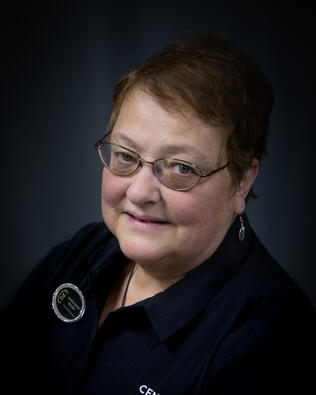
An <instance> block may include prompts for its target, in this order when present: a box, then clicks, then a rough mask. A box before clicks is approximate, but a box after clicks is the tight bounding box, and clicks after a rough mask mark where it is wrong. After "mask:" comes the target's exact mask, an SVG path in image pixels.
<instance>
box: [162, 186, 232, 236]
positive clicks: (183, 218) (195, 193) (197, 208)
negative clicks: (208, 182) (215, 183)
mask: <svg viewBox="0 0 316 395" xmlns="http://www.w3.org/2000/svg"><path fill="white" fill-rule="evenodd" d="M169 209H170V213H171V215H172V218H173V219H174V220H175V222H176V223H177V224H178V225H179V231H180V230H181V231H185V232H186V233H187V232H190V237H191V238H192V239H200V238H203V236H202V235H205V236H206V235H207V234H208V235H210V234H212V233H214V232H215V233H216V232H217V231H218V230H220V229H221V228H222V227H224V228H227V227H229V226H230V224H231V222H232V218H233V212H234V198H233V193H232V191H231V189H230V188H229V189H228V188H221V187H219V188H211V187H209V188H200V189H196V190H194V189H192V192H191V193H184V194H183V196H181V199H178V200H176V199H172V200H171V199H170V200H169Z"/></svg>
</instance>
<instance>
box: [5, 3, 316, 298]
mask: <svg viewBox="0 0 316 395" xmlns="http://www.w3.org/2000/svg"><path fill="white" fill-rule="evenodd" d="M47 3H48V4H47ZM50 3H51V5H49V4H50ZM282 3H283V5H286V8H284V6H282ZM296 4H298V6H297V5H296V6H294V5H291V3H289V2H280V3H279V4H278V2H276V1H274V2H257V1H247V2H246V1H225V0H221V1H208V2H201V1H192V2H183V1H168V2H164V1H162V2H161V1H160V2H159V3H158V2H150V1H138V2H137V1H136V2H121V1H104V2H96V1H90V2H88V1H87V2H80V1H77V2H75V3H70V2H57V1H54V2H53V1H52V2H45V6H38V5H36V6H35V5H32V3H31V4H30V3H29V2H28V3H27V5H25V3H22V2H20V3H19V2H11V5H10V6H7V7H6V8H4V9H2V10H1V15H2V16H1V33H2V34H1V41H2V44H1V52H2V61H1V66H2V80H3V81H2V82H3V84H2V85H3V88H4V89H3V90H4V95H3V100H2V106H1V110H2V118H1V119H2V128H1V147H2V150H1V151H2V155H1V172H2V173H1V184H2V193H1V208H2V217H1V218H2V223H1V225H2V226H1V232H2V234H1V241H2V247H1V249H2V259H1V272H0V278H1V286H0V291H1V294H0V296H1V305H4V304H5V303H7V301H8V300H9V299H10V298H11V297H12V295H13V293H14V292H15V290H16V288H17V287H18V286H19V284H20V283H21V281H22V280H23V279H24V278H25V276H26V275H27V273H28V272H29V271H30V270H31V269H32V267H33V266H34V265H35V264H36V263H37V262H38V261H39V260H40V259H41V258H42V257H43V256H44V255H45V254H46V253H47V252H48V250H49V249H50V248H51V247H52V246H54V245H56V244H57V243H59V242H61V241H64V240H65V239H67V238H69V237H70V236H71V235H72V234H73V233H74V232H75V231H76V230H78V229H79V228H80V227H81V226H83V225H84V224H86V223H88V222H91V221H96V220H97V221H98V220H101V213H100V181H101V170H102V167H101V165H100V164H99V161H98V158H97V155H96V153H95V151H94V149H93V145H94V143H95V142H96V140H97V139H98V138H99V137H101V136H102V135H103V133H104V130H105V127H106V123H107V121H108V119H109V115H110V108H111V97H112V91H113V87H114V85H115V83H116V82H117V80H118V79H119V77H120V76H121V75H122V74H123V73H124V72H126V71H128V70H129V69H130V68H131V67H133V66H135V65H136V64H137V63H140V62H141V61H143V60H144V59H145V58H146V57H147V56H148V55H150V54H151V53H152V52H153V51H154V50H157V49H159V48H161V47H162V46H163V45H164V44H166V43H167V42H169V41H170V40H173V39H175V38H177V37H178V36H180V35H183V34H187V33H198V32H199V33H203V32H211V33H213V34H215V35H219V36H221V37H223V38H226V39H229V40H231V41H233V42H234V43H235V44H237V45H239V46H240V47H241V48H242V49H244V50H245V51H246V52H248V53H249V54H250V55H251V56H252V57H253V58H254V59H255V60H256V61H257V62H258V63H259V64H260V65H261V68H262V69H263V70H264V72H265V73H266V74H267V76H268V77H269V79H270V80H271V82H272V84H273V86H274V92H275V101H276V103H275V109H274V112H273V117H272V124H271V134H270V138H269V145H268V150H269V155H268V157H267V158H266V159H265V160H264V161H263V162H262V164H261V171H260V174H259V176H258V179H257V181H256V188H255V189H256V191H257V193H258V194H259V195H260V197H259V198H258V199H257V200H256V201H252V202H250V203H249V207H248V213H249V217H250V220H251V223H252V225H253V227H254V229H255V230H256V232H257V234H258V235H259V237H260V238H261V240H262V241H263V243H264V244H265V245H266V246H267V248H268V249H269V250H270V252H271V253H272V255H273V256H275V258H276V259H277V260H278V261H279V263H280V264H281V265H282V266H283V267H284V268H285V270H286V271H287V272H288V273H289V274H290V275H291V276H292V277H293V278H294V279H295V280H296V281H297V282H298V284H299V285H300V286H301V287H302V288H303V289H304V290H305V292H306V294H307V295H308V296H309V298H310V300H312V302H313V303H314V304H315V305H316V290H315V277H316V269H315V258H314V245H313V243H314V229H313V225H314V220H315V218H314V216H315V214H314V206H315V204H314V202H315V193H314V181H315V176H314V169H315V165H314V161H315V132H314V119H315V116H314V112H315V110H314V91H315V66H316V60H315V53H314V51H315V22H314V17H313V15H314V12H313V11H312V8H311V7H312V6H311V5H310V6H309V5H308V2H305V1H300V2H296Z"/></svg>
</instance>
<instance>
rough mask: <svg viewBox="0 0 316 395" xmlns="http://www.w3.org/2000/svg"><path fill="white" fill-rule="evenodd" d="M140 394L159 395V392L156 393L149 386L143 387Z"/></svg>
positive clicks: (140, 388)
mask: <svg viewBox="0 0 316 395" xmlns="http://www.w3.org/2000/svg"><path fill="white" fill-rule="evenodd" d="M139 393H140V394H145V395H159V394H158V392H155V391H154V390H153V389H152V388H149V387H147V385H141V386H140V387H139Z"/></svg>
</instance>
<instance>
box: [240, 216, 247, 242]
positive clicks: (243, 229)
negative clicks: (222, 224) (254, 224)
mask: <svg viewBox="0 0 316 395" xmlns="http://www.w3.org/2000/svg"><path fill="white" fill-rule="evenodd" d="M239 220H240V228H239V231H238V238H239V241H243V240H244V238H245V233H246V228H245V224H244V221H243V219H242V216H241V215H240V216H239Z"/></svg>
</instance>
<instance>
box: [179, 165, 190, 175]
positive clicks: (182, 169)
mask: <svg viewBox="0 0 316 395" xmlns="http://www.w3.org/2000/svg"><path fill="white" fill-rule="evenodd" d="M176 168H177V169H178V170H179V173H181V174H188V173H190V172H191V171H192V168H191V167H190V166H188V165H185V164H183V163H178V164H176Z"/></svg>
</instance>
